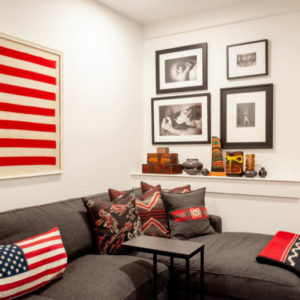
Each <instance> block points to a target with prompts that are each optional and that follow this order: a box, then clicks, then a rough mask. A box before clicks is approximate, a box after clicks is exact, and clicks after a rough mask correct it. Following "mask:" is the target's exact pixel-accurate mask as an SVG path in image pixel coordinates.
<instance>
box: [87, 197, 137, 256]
mask: <svg viewBox="0 0 300 300" xmlns="http://www.w3.org/2000/svg"><path fill="white" fill-rule="evenodd" d="M84 203H85V205H86V207H87V209H88V211H89V213H90V216H91V219H92V223H93V229H94V230H95V231H96V233H97V238H98V249H99V252H100V253H101V254H117V253H118V252H119V250H120V248H121V245H122V243H123V242H125V241H127V240H130V239H132V238H133V237H136V236H138V235H140V234H141V219H140V217H139V213H138V210H137V208H136V205H135V193H134V191H128V192H126V193H124V194H123V195H122V196H121V197H118V198H117V199H116V200H114V201H112V202H106V201H100V200H86V201H85V200H84Z"/></svg>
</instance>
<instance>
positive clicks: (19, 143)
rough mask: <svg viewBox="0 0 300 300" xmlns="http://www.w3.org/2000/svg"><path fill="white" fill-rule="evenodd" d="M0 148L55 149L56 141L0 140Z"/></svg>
mask: <svg viewBox="0 0 300 300" xmlns="http://www.w3.org/2000/svg"><path fill="white" fill-rule="evenodd" d="M1 147H15V148H17V147H18V148H19V147H22V148H49V149H56V141H50V140H29V139H1V138H0V148H1Z"/></svg>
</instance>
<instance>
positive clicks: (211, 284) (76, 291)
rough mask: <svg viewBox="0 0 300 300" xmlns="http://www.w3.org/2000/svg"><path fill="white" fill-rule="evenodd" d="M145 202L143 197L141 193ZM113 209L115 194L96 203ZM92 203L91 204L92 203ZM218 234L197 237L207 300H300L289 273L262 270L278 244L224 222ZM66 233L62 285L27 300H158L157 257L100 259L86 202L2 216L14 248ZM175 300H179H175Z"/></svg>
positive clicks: (195, 269) (2, 235)
mask: <svg viewBox="0 0 300 300" xmlns="http://www.w3.org/2000/svg"><path fill="white" fill-rule="evenodd" d="M136 193H137V195H138V196H139V195H140V190H136ZM89 197H93V198H95V197H96V198H99V199H101V200H106V201H109V197H108V194H106V193H104V194H98V195H93V196H89ZM89 197H88V198H89ZM210 222H211V224H212V225H213V227H214V228H215V230H216V233H215V234H209V235H205V236H199V237H195V238H193V239H192V240H193V241H199V242H202V243H204V244H205V294H206V297H205V299H206V300H210V299H215V300H217V299H255V300H256V299H258V300H259V299H261V300H262V299H263V300H268V299H272V300H273V299H285V300H291V299H293V300H296V299H300V278H299V277H298V276H297V275H295V274H294V273H291V272H290V271H288V270H285V269H281V268H279V267H275V266H269V265H263V264H258V263H257V262H256V260H255V258H256V256H257V254H258V253H259V252H260V251H261V250H262V249H263V248H264V247H265V245H266V244H267V243H268V242H269V241H270V239H271V238H272V237H271V236H269V235H262V234H254V233H238V232H224V233H222V224H221V218H220V217H217V216H211V217H210ZM55 226H58V227H59V229H60V231H61V235H62V239H63V243H64V245H65V248H66V251H67V254H68V267H67V270H66V272H65V273H64V275H63V277H62V278H61V279H58V280H56V281H54V282H52V283H50V284H49V285H48V286H46V287H44V288H42V289H40V290H38V291H35V292H34V293H31V294H29V295H27V296H24V297H23V298H24V299H37V300H39V299H40V300H43V299H45V300H47V299H48V300H49V299H62V300H63V299H67V300H69V299H70V300H72V299H74V300H77V299H78V300H79V299H84V300H85V299H86V300H89V299H91V300H93V299H98V300H102V299H103V300H106V299H108V300H125V299H126V300H129V299H138V300H139V299H140V300H144V299H145V300H146V299H151V298H152V257H151V256H149V255H147V254H142V253H128V255H114V256H108V255H97V254H96V251H95V247H94V245H93V240H94V239H93V235H92V231H91V229H90V225H89V222H88V217H87V212H86V209H85V207H84V204H83V202H82V198H77V199H71V200H66V201H61V202H57V203H52V204H48V205H42V206H36V207H31V208H24V209H19V210H14V211H9V212H4V213H1V214H0V244H5V243H13V242H16V241H19V240H22V239H25V238H27V237H30V236H33V235H36V234H39V233H42V232H46V231H48V230H49V229H52V228H53V227H55ZM159 261H160V262H161V263H160V264H158V275H159V276H158V286H159V290H160V291H161V293H160V295H159V296H160V297H161V299H163V298H166V293H165V287H167V285H168V268H167V266H168V264H169V259H168V258H166V257H159ZM199 261H200V259H199V257H198V256H195V257H194V258H192V259H191V263H190V267H191V287H192V290H194V291H193V293H192V297H191V298H192V299H199V298H200V297H199V293H198V292H197V291H196V289H197V288H198V286H199V281H200V277H199V273H200V272H199V267H200V266H199ZM175 271H176V276H175V277H176V288H175V293H174V294H175V295H176V296H177V298H178V299H184V296H183V295H181V287H183V286H184V282H185V273H184V261H183V260H176V259H175ZM172 300H173V299H172Z"/></svg>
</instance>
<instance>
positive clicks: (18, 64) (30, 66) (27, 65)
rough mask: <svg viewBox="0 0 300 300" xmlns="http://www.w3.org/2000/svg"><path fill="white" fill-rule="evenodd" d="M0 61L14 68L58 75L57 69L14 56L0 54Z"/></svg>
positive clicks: (53, 75)
mask: <svg viewBox="0 0 300 300" xmlns="http://www.w3.org/2000/svg"><path fill="white" fill-rule="evenodd" d="M0 61H1V64H2V65H6V66H9V67H13V68H18V69H23V70H26V71H32V72H36V73H40V74H44V75H48V76H52V77H56V74H57V73H56V71H57V70H56V69H52V68H48V67H44V66H40V65H37V64H34V63H31V62H27V61H25V60H20V59H15V58H12V57H8V56H4V55H0Z"/></svg>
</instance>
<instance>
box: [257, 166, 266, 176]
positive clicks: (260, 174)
mask: <svg viewBox="0 0 300 300" xmlns="http://www.w3.org/2000/svg"><path fill="white" fill-rule="evenodd" d="M258 174H259V176H260V177H261V178H265V177H266V176H267V174H268V173H267V171H266V169H265V168H264V167H262V168H261V169H260V170H259V172H258Z"/></svg>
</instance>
